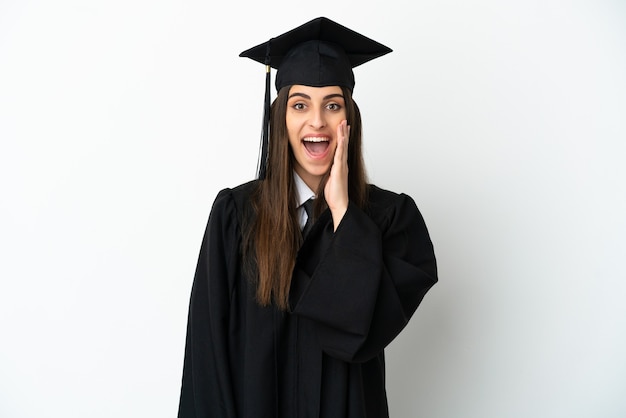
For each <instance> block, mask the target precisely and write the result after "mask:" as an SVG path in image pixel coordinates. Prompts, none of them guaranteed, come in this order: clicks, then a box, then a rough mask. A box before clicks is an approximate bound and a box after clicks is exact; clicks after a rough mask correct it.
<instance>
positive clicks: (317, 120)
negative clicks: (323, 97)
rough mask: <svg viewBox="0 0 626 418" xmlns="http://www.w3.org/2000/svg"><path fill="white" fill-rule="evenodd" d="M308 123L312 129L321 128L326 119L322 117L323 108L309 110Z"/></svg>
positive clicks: (324, 124)
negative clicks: (309, 117)
mask: <svg viewBox="0 0 626 418" xmlns="http://www.w3.org/2000/svg"><path fill="white" fill-rule="evenodd" d="M309 125H310V126H311V128H314V129H322V128H324V127H325V126H326V119H325V117H324V110H323V109H320V108H318V109H314V110H313V111H312V112H311V119H310V121H309Z"/></svg>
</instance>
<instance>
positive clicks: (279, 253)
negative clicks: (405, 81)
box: [243, 86, 367, 310]
mask: <svg viewBox="0 0 626 418" xmlns="http://www.w3.org/2000/svg"><path fill="white" fill-rule="evenodd" d="M290 89H291V86H286V87H283V88H282V89H281V90H280V91H279V92H278V96H277V97H276V99H275V100H274V102H273V103H272V108H271V122H270V147H269V153H268V162H267V172H266V176H265V179H264V180H261V181H259V184H258V187H257V189H256V191H255V193H254V195H253V196H252V206H253V209H254V212H255V217H254V220H253V221H252V223H251V225H250V227H249V228H248V230H247V231H246V233H245V235H244V246H243V248H244V255H245V257H246V258H247V259H253V260H254V261H256V266H255V267H256V268H255V269H254V270H255V271H254V273H253V274H254V275H255V276H256V279H257V283H256V285H257V291H256V297H257V301H258V303H259V304H260V305H262V306H267V305H270V304H272V303H275V304H276V305H277V306H278V307H279V308H280V309H283V310H287V309H288V308H289V289H290V286H291V275H292V272H293V268H294V265H295V260H296V254H297V252H298V249H299V248H300V245H301V244H302V235H301V233H300V227H299V224H298V221H297V217H296V210H297V207H296V205H297V192H296V188H295V185H294V182H293V172H294V168H293V167H294V164H293V161H294V156H293V152H292V151H291V148H290V146H289V136H288V132H287V123H286V114H287V100H288V98H289V90H290ZM342 90H343V95H344V101H345V104H346V118H347V120H348V125H350V141H349V144H348V167H349V171H348V196H349V198H350V202H352V203H354V204H356V205H357V206H359V207H364V206H365V203H366V201H367V176H366V172H365V164H364V161H363V154H362V145H361V135H362V134H361V130H362V127H361V112H360V111H359V108H358V106H357V104H356V103H355V102H354V100H353V99H352V94H351V92H350V90H349V89H346V88H342ZM328 175H329V174H328V173H327V174H326V175H325V176H324V178H323V179H322V181H321V182H320V186H319V189H318V190H317V193H316V196H317V198H316V199H315V202H316V204H315V212H316V214H317V215H319V214H320V213H321V212H322V211H323V210H325V209H326V207H327V206H326V201H325V199H324V198H323V197H324V186H325V184H326V181H327V180H328Z"/></svg>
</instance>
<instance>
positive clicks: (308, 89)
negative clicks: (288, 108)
mask: <svg viewBox="0 0 626 418" xmlns="http://www.w3.org/2000/svg"><path fill="white" fill-rule="evenodd" d="M296 93H298V94H304V95H307V96H309V97H310V98H311V99H323V98H325V97H327V96H330V95H333V96H334V95H340V96H343V91H342V90H341V87H339V86H325V87H312V86H304V85H298V84H297V85H294V86H291V88H290V89H289V96H292V95H293V94H296Z"/></svg>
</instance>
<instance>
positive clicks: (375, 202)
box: [367, 184, 415, 211]
mask: <svg viewBox="0 0 626 418" xmlns="http://www.w3.org/2000/svg"><path fill="white" fill-rule="evenodd" d="M367 205H368V207H369V208H370V209H371V210H375V211H381V210H382V211H384V210H388V209H391V208H393V207H396V206H398V205H409V206H415V201H414V200H413V198H412V197H411V196H409V195H407V194H405V193H397V192H393V191H391V190H385V189H381V188H380V187H378V186H376V185H374V184H370V185H368V198H367Z"/></svg>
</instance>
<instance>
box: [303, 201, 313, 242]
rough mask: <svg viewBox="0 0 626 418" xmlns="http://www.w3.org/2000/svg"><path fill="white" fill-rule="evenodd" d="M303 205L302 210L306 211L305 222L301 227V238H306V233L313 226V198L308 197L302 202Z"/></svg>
mask: <svg viewBox="0 0 626 418" xmlns="http://www.w3.org/2000/svg"><path fill="white" fill-rule="evenodd" d="M302 206H304V210H305V212H306V215H307V217H306V223H305V224H304V228H302V238H306V236H307V234H308V233H309V231H310V230H311V226H313V199H312V198H311V199H309V200H307V201H306V202H304V203H303V204H302Z"/></svg>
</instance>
